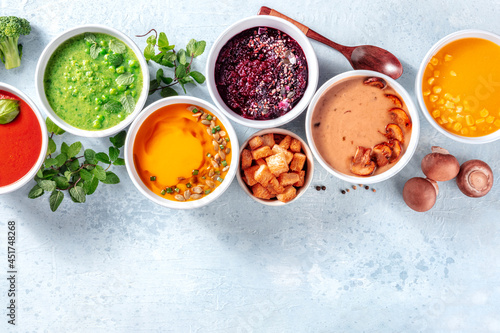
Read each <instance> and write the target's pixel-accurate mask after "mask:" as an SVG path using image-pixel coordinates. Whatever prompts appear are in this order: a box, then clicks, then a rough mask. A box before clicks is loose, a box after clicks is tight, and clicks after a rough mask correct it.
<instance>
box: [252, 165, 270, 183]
mask: <svg viewBox="0 0 500 333" xmlns="http://www.w3.org/2000/svg"><path fill="white" fill-rule="evenodd" d="M254 178H255V180H256V181H257V182H259V183H261V184H262V185H267V183H269V181H270V180H271V179H272V178H273V174H272V173H271V171H269V168H268V167H267V165H265V164H264V165H261V166H258V169H257V171H255V175H254Z"/></svg>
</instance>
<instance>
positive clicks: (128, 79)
mask: <svg viewBox="0 0 500 333" xmlns="http://www.w3.org/2000/svg"><path fill="white" fill-rule="evenodd" d="M134 80H135V77H134V74H132V73H130V72H126V73H123V74H122V75H120V76H118V77H117V78H116V80H115V81H116V83H117V84H118V85H120V86H128V85H129V84H132V82H134Z"/></svg>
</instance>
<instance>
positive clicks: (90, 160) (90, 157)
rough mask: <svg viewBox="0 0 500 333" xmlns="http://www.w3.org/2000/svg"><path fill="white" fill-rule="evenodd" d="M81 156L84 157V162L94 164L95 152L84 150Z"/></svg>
mask: <svg viewBox="0 0 500 333" xmlns="http://www.w3.org/2000/svg"><path fill="white" fill-rule="evenodd" d="M83 156H84V157H85V161H87V162H88V163H90V164H95V162H96V160H95V151H93V150H92V149H85V151H84V152H83Z"/></svg>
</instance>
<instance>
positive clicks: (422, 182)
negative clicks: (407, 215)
mask: <svg viewBox="0 0 500 333" xmlns="http://www.w3.org/2000/svg"><path fill="white" fill-rule="evenodd" d="M437 195H438V186H437V183H436V182H435V181H432V179H426V178H421V177H415V178H411V179H409V180H408V181H407V182H406V184H405V186H404V188H403V200H404V201H405V203H406V204H407V205H408V207H410V208H411V209H413V210H415V211H417V212H426V211H428V210H429V209H431V208H432V206H434V204H435V203H436V198H437Z"/></svg>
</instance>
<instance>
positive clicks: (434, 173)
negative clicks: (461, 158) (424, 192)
mask: <svg viewBox="0 0 500 333" xmlns="http://www.w3.org/2000/svg"><path fill="white" fill-rule="evenodd" d="M421 167H422V171H423V173H424V174H425V175H426V176H427V178H430V179H434V180H437V181H439V182H444V181H448V180H451V179H453V178H455V177H456V176H457V174H458V172H459V171H460V164H459V163H458V161H457V159H456V158H455V156H453V155H451V154H450V153H449V152H448V151H447V150H446V149H443V148H441V147H436V146H433V147H432V153H430V154H428V155H426V156H425V157H424V158H423V160H422V164H421Z"/></svg>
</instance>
